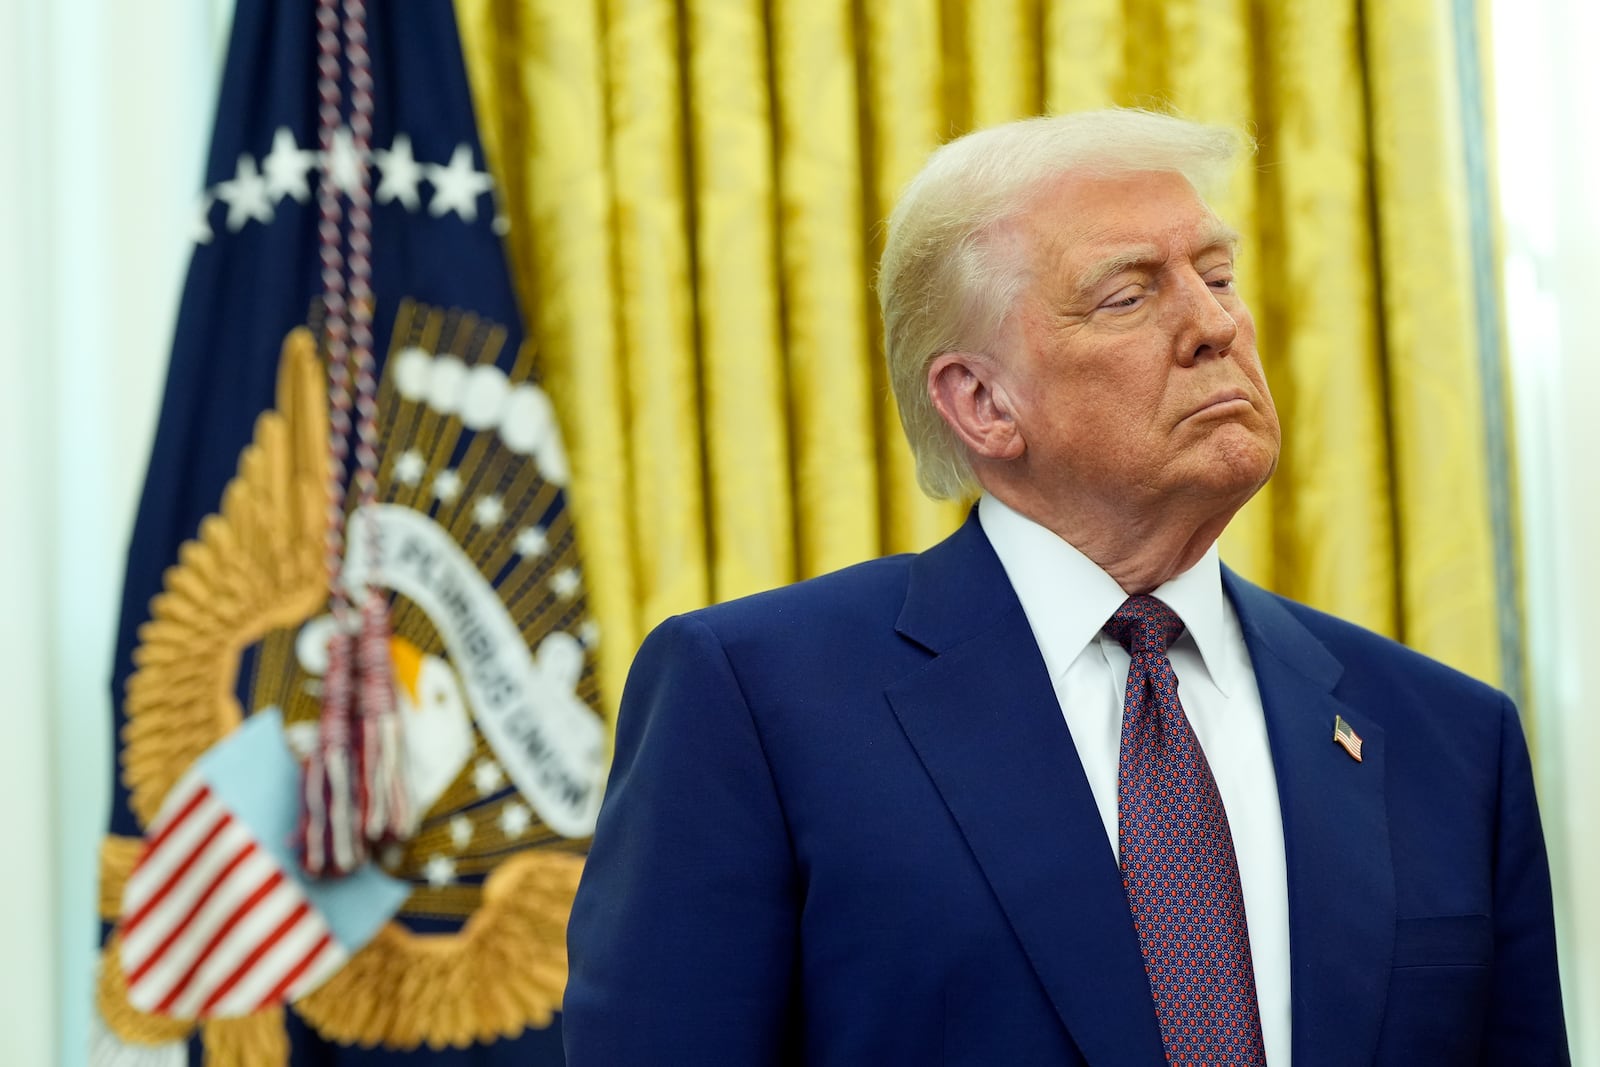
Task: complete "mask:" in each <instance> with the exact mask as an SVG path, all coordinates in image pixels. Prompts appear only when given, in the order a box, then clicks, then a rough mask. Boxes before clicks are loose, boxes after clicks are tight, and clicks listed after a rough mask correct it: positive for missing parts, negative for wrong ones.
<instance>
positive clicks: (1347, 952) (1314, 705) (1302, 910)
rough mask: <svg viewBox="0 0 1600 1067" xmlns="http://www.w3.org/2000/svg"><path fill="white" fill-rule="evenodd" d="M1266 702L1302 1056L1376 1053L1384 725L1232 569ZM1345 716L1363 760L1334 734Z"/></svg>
mask: <svg viewBox="0 0 1600 1067" xmlns="http://www.w3.org/2000/svg"><path fill="white" fill-rule="evenodd" d="M1223 584H1224V588H1225V589H1226V590H1227V592H1228V594H1229V596H1230V597H1231V598H1232V599H1233V602H1234V606H1235V608H1236V609H1237V610H1238V613H1239V620H1240V623H1241V624H1242V626H1243V629H1244V635H1245V643H1246V645H1247V646H1248V647H1249V650H1250V659H1251V662H1252V663H1253V665H1254V667H1255V673H1256V681H1257V684H1258V686H1259V687H1260V691H1261V703H1262V707H1263V709H1264V710H1265V712H1266V718H1267V735H1268V739H1269V741H1270V743H1271V746H1272V760H1273V767H1274V770H1275V772H1276V776H1277V780H1278V802H1279V806H1280V807H1281V808H1282V812H1283V837H1284V851H1285V858H1286V860H1287V867H1288V878H1289V887H1288V888H1289V952H1290V971H1291V983H1292V988H1291V996H1292V1003H1293V1012H1294V1023H1293V1030H1294V1033H1293V1038H1292V1050H1293V1058H1294V1062H1295V1065H1296V1067H1311V1065H1324V1064H1326V1065H1334V1064H1356V1063H1370V1062H1371V1061H1372V1057H1373V1055H1374V1051H1375V1049H1376V1047H1377V1041H1378V1029H1379V1026H1380V1025H1381V1023H1382V1019H1383V1009H1384V1001H1385V997H1386V995H1387V992H1388V984H1389V982H1388V975H1389V966H1390V962H1391V959H1392V956H1393V951H1394V919H1395V893H1394V868H1393V862H1392V859H1391V856H1390V852H1389V826H1388V813H1387V807H1386V801H1385V797H1384V764H1385V752H1384V734H1383V730H1382V729H1380V728H1379V726H1378V725H1377V723H1375V722H1373V721H1372V720H1371V719H1369V718H1368V717H1367V716H1366V715H1364V714H1363V713H1362V712H1361V711H1359V710H1357V709H1354V708H1351V707H1349V706H1348V705H1346V704H1344V703H1343V702H1341V701H1340V700H1339V699H1338V698H1337V697H1336V696H1335V695H1334V693H1335V686H1336V684H1337V682H1338V680H1339V677H1340V676H1341V674H1342V673H1343V671H1344V667H1343V665H1342V664H1341V663H1340V662H1339V661H1338V660H1337V659H1335V658H1334V657H1333V656H1332V655H1331V654H1330V653H1329V652H1328V650H1327V649H1326V648H1325V647H1324V646H1323V645H1322V644H1321V642H1319V641H1318V640H1317V639H1316V638H1315V637H1313V636H1312V635H1311V633H1310V632H1309V631H1308V630H1307V629H1306V628H1305V627H1304V626H1303V625H1302V624H1301V623H1300V622H1299V621H1298V620H1297V619H1296V618H1295V617H1294V616H1293V615H1292V614H1291V613H1290V612H1289V611H1288V609H1287V608H1285V607H1284V605H1283V604H1282V603H1281V602H1280V601H1278V600H1277V599H1276V598H1275V597H1273V596H1272V595H1271V594H1269V593H1267V592H1265V591H1264V590H1262V589H1260V588H1258V587H1256V586H1253V585H1251V584H1249V583H1248V582H1245V581H1243V580H1241V579H1240V578H1238V577H1237V576H1236V575H1234V574H1233V573H1232V572H1231V571H1228V570H1227V569H1226V568H1224V570H1223ZM1335 716H1342V717H1343V718H1344V720H1345V721H1346V722H1348V723H1349V724H1350V725H1351V726H1352V727H1354V729H1355V731H1356V733H1357V734H1359V735H1360V737H1361V739H1362V741H1363V745H1362V750H1361V756H1362V759H1361V762H1359V763H1358V762H1356V761H1355V760H1354V759H1352V758H1351V757H1350V755H1349V754H1348V753H1346V751H1345V750H1344V749H1343V748H1341V747H1340V746H1339V745H1337V744H1335V743H1334V740H1333V728H1334V718H1335Z"/></svg>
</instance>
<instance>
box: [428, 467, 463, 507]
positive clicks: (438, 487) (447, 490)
mask: <svg viewBox="0 0 1600 1067" xmlns="http://www.w3.org/2000/svg"><path fill="white" fill-rule="evenodd" d="M433 495H434V496H436V497H438V498H439V502H440V503H441V504H448V503H450V501H452V500H454V499H455V498H456V497H458V496H460V495H461V475H459V474H457V473H456V472H455V471H453V470H451V469H450V468H449V467H446V468H445V469H444V470H442V471H440V472H439V473H438V474H436V475H434V478H433Z"/></svg>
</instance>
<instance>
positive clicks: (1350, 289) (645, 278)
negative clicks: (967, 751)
mask: <svg viewBox="0 0 1600 1067" xmlns="http://www.w3.org/2000/svg"><path fill="white" fill-rule="evenodd" d="M1459 6H1460V5H1459V4H1458V5H1457V7H1458V8H1459ZM457 9H458V11H459V13H460V15H461V22H462V36H463V45H464V49H465V52H466V55H467V60H468V69H469V71H470V72H471V76H472V80H473V91H474V95H475V98H476V102H477V106H478V112H479V118H480V124H481V126H482V129H483V134H484V139H485V142H486V149H487V151H488V154H489V157H490V160H491V163H492V165H493V166H494V168H495V169H496V171H497V173H498V175H499V176H500V179H501V190H502V193H503V196H504V202H505V210H506V213H507V215H508V217H509V219H510V221H511V230H510V233H509V237H508V240H509V242H510V246H511V253H512V259H513V264H514V268H515V270H516V273H517V277H518V281H519V284H520V289H521V293H522V297H523V299H524V304H525V308H526V310H527V314H528V318H529V320H530V321H529V325H530V332H531V336H532V337H534V338H535V339H536V343H537V344H538V345H539V346H540V348H541V350H542V352H541V355H542V365H543V367H544V371H545V374H546V377H547V380H548V385H549V388H550V392H551V393H552V395H553V397H554V398H555V400H556V403H557V406H558V409H559V411H560V413H561V416H562V421H563V424H564V428H565V433H566V436H567V443H568V446H569V450H570V452H571V455H572V461H573V471H574V473H573V483H572V487H571V494H572V502H573V505H574V507H575V509H576V516H577V519H578V522H579V523H580V529H581V538H582V547H583V552H584V558H585V561H586V571H587V576H588V581H589V588H590V591H591V595H592V597H593V601H594V604H595V609H596V612H597V614H598V616H599V618H600V621H601V625H602V631H603V634H604V637H603V639H602V645H601V659H602V677H603V684H604V687H605V691H606V694H607V698H608V700H609V701H611V702H613V703H614V702H615V700H616V698H617V695H618V694H619V693H620V689H621V682H622V679H623V677H624V675H625V673H626V670H627V664H628V661H629V659H630V658H631V656H632V654H633V651H634V649H635V648H636V647H637V644H638V642H639V640H641V639H642V637H643V634H644V633H645V632H646V631H647V630H648V628H649V627H651V626H652V625H654V624H655V623H656V622H658V621H659V620H661V619H662V618H664V617H665V616H667V615H668V614H671V613H673V612H678V611H684V610H687V609H691V608H694V607H697V606H700V605H703V604H706V603H710V602H712V601H715V600H721V599H726V598H728V597H733V596H737V595H740V594H743V593H748V592H752V591H755V590H758V589H762V588H767V587H770V586H774V585H779V584H782V583H784V582H788V581H791V580H794V579H796V578H801V577H805V576H808V575H812V574H816V573H819V572H821V571H825V570H829V569H832V568H836V567H839V566H841V565H844V564H847V563H850V562H853V561H856V560H860V559H865V558H868V557H871V556H875V555H879V554H882V553H885V552H895V551H907V550H915V549H919V548H922V547H925V546H927V545H928V544H930V543H932V542H933V541H935V540H937V539H939V538H940V537H941V536H943V535H944V534H945V533H946V532H947V531H949V530H950V529H953V528H954V527H955V525H956V524H957V523H958V522H959V521H960V518H961V515H962V512H963V509H962V508H960V507H958V506H955V505H951V504H935V503H932V502H929V501H927V500H925V499H924V498H923V497H922V496H921V495H920V493H919V492H918V491H917V489H916V486H915V482H914V478H913V475H912V467H911V460H910V455H909V452H908V450H907V448H906V446H905V445H904V443H903V441H902V438H901V434H900V429H899V425H898V421H897V419H896V417H895V414H894V410H893V404H892V401H891V400H890V398H889V396H888V390H887V387H886V384H885V376H884V372H883V369H882V366H881V338H880V336H879V334H880V326H879V323H878V321H877V311H876V301H875V300H874V299H873V297H872V280H873V274H874V269H875V262H876V258H877V254H878V251H879V248H880V245H881V239H882V235H881V222H882V219H883V218H884V217H885V216H886V215H887V213H888V211H889V209H890V207H891V205H892V203H893V201H894V198H895V195H896V192H897V190H898V189H899V188H900V187H901V186H902V185H903V184H904V183H905V182H906V181H907V180H908V179H909V178H910V176H911V175H912V174H913V173H914V172H915V171H916V169H917V168H918V167H919V166H920V164H921V162H922V160H923V159H924V158H925V157H926V155H927V153H928V152H929V151H930V150H931V149H932V148H933V147H934V146H936V145H937V144H938V143H940V142H941V141H943V140H945V139H947V138H949V137H951V136H953V135H956V134H959V133H961V132H963V131H965V130H968V129H971V128H974V127H976V126H980V125H988V124H992V123H996V122H1001V121H1005V120H1007V119H1011V118H1016V117H1020V116H1024V115H1029V114H1035V113H1038V112H1040V111H1065V110H1073V109H1080V108H1087V107H1097V106H1103V105H1107V104H1112V103H1117V104H1135V105H1144V106H1156V107H1169V108H1175V109H1176V110H1178V111H1179V112H1181V113H1183V114H1185V115H1188V116H1190V117H1192V118H1196V119H1201V120H1205V121H1213V122H1225V123H1231V124H1235V125H1238V126H1242V127H1245V128H1247V129H1248V130H1250V131H1251V132H1252V133H1253V134H1254V136H1255V137H1256V138H1257V139H1258V140H1259V143H1260V153H1259V155H1258V157H1257V159H1256V160H1255V164H1254V166H1252V167H1249V168H1246V169H1244V170H1242V171H1241V172H1240V174H1239V175H1238V177H1237V180H1236V181H1235V183H1234V185H1233V187H1232V188H1231V190H1229V192H1228V193H1227V195H1226V196H1225V197H1224V198H1223V199H1222V201H1221V202H1220V203H1219V204H1218V205H1217V206H1218V207H1219V209H1220V211H1221V212H1222V214H1223V215H1224V217H1226V218H1228V219H1229V220H1230V221H1232V222H1233V223H1234V224H1235V225H1236V226H1238V227H1239V228H1240V229H1241V231H1242V232H1243V233H1244V235H1245V255H1244V262H1243V265H1242V266H1243V278H1244V288H1245V292H1246V296H1247V298H1248V299H1249V301H1250V302H1251V304H1252V306H1253V307H1254V308H1255V310H1256V313H1257V318H1258V321H1259V324H1260V333H1261V343H1262V350H1263V357H1264V359H1265V361H1266V364H1267V372H1268V376H1269V380H1270V382H1271V384H1272V386H1273V391H1274V394H1275V396H1276V398H1277V402H1278V407H1279V410H1280V413H1281V414H1282V416H1283V420H1284V427H1285V449H1284V454H1283V459H1282V463H1281V466H1280V468H1279V471H1278V474H1277V476H1276V478H1275V479H1274V481H1273V483H1272V484H1271V485H1270V486H1269V488H1268V490H1267V491H1266V492H1264V493H1263V494H1262V495H1261V496H1260V497H1259V498H1258V499H1257V500H1256V501H1254V502H1252V504H1251V505H1250V506H1249V507H1248V508H1247V509H1246V511H1245V512H1243V513H1242V514H1241V515H1240V516H1239V518H1238V519H1236V520H1235V523H1234V525H1233V527H1232V528H1231V529H1230V530H1229V532H1228V534H1227V535H1226V537H1225V541H1224V557H1225V558H1226V559H1227V560H1228V561H1229V562H1230V563H1231V564H1232V565H1233V566H1235V567H1236V568H1238V569H1239V570H1241V571H1242V572H1243V573H1245V574H1246V575H1248V576H1250V577H1252V578H1254V579H1256V580H1258V581H1261V582H1263V583H1264V584H1266V585H1268V586H1269V587H1271V588H1274V589H1276V590H1278V591H1280V592H1283V593H1286V594H1288V595H1290V596H1293V597H1296V598H1297V599H1300V600H1303V601H1306V602H1308V603H1311V604H1313V605H1316V606H1319V607H1322V608H1324V609H1326V610H1328V611H1331V612H1334V613H1335V614H1338V615H1341V616H1344V617H1346V618H1349V619H1352V620H1354V621H1357V622H1360V623H1363V624H1365V625H1367V626H1370V627H1372V628H1374V629H1377V630H1379V631H1382V632H1385V633H1388V634H1391V635H1394V636H1397V637H1400V638H1402V639H1404V640H1406V641H1407V642H1409V643H1410V644H1412V645H1413V646H1415V647H1417V648H1419V649H1421V650H1422V651H1424V652H1427V653H1430V654H1432V655H1435V656H1438V657H1440V658H1442V659H1444V660H1445V661H1447V662H1450V663H1452V664H1455V665H1457V666H1459V667H1461V668H1463V669H1465V670H1468V671H1470V672H1472V673H1474V674H1477V675H1479V676H1481V677H1483V678H1486V679H1488V680H1490V681H1499V680H1500V679H1501V677H1502V670H1503V667H1504V666H1505V665H1503V663H1502V656H1503V652H1502V647H1501V639H1500V630H1499V629H1498V628H1497V614H1498V613H1499V612H1500V611H1501V609H1502V608H1503V607H1505V601H1506V599H1507V598H1508V597H1511V598H1513V599H1514V597H1515V585H1514V583H1511V584H1509V585H1508V583H1507V581H1506V580H1505V576H1506V574H1507V573H1508V572H1507V570H1506V568H1507V566H1508V565H1509V562H1510V561H1509V560H1508V558H1507V557H1508V556H1509V552H1508V550H1507V547H1506V543H1505V538H1504V537H1501V538H1499V540H1498V541H1497V539H1496V528H1495V525H1494V522H1495V508H1496V507H1499V506H1501V505H1503V504H1504V501H1503V500H1497V499H1496V498H1495V497H1496V493H1495V490H1494V486H1495V480H1494V478H1493V477H1492V475H1494V474H1495V473H1496V472H1495V471H1494V470H1491V467H1493V466H1494V464H1493V462H1492V460H1491V457H1492V456H1493V455H1495V454H1496V453H1494V452H1493V451H1492V449H1493V448H1495V447H1499V442H1498V441H1497V440H1494V439H1491V436H1490V434H1489V431H1486V429H1485V424H1484V420H1483V418H1482V415H1481V412H1482V408H1483V397H1484V392H1485V387H1486V386H1487V387H1488V388H1489V389H1491V390H1494V389H1498V388H1499V387H1500V386H1501V382H1500V381H1498V380H1497V379H1498V374H1499V370H1498V364H1496V363H1494V362H1493V360H1490V361H1488V365H1489V366H1490V367H1491V368H1492V370H1491V372H1490V375H1489V380H1486V379H1485V377H1484V375H1483V374H1482V373H1481V372H1480V362H1483V361H1482V360H1480V350H1479V345H1480V340H1481V334H1482V330H1481V328H1480V324H1479V313H1480V311H1481V307H1480V306H1479V304H1480V303H1481V296H1475V290H1474V267H1475V262H1474V258H1473V242H1472V234H1471V222H1472V220H1471V218H1470V217H1469V214H1470V211H1469V208H1470V205H1469V202H1468V193H1467V189H1468V186H1469V182H1470V178H1471V176H1470V175H1469V174H1468V173H1466V164H1465V163H1464V153H1463V137H1464V132H1463V121H1464V119H1463V108H1462V94H1461V93H1460V91H1459V88H1460V85H1461V84H1462V83H1461V81H1460V78H1459V74H1460V71H1459V70H1458V65H1459V64H1460V63H1461V62H1462V59H1461V56H1462V53H1461V50H1460V48H1459V47H1458V34H1459V25H1457V20H1458V18H1459V13H1458V12H1457V11H1454V10H1453V9H1452V8H1451V7H1450V6H1449V5H1448V4H1446V3H1444V2H1443V0H1385V2H1384V3H1381V4H1371V3H1366V4H1364V3H1361V2H1359V0H1059V2H1049V0H984V2H979V0H972V2H961V0H458V2H457ZM1474 58H1475V57H1474ZM1480 292H1481V288H1480ZM1493 340H1494V342H1495V343H1496V345H1497V344H1498V338H1494V339H1493ZM1495 351H1498V347H1496V348H1495ZM1501 454H1502V455H1503V453H1501ZM1502 480H1503V479H1502ZM1503 526H1504V524H1503V522H1502V528H1503ZM1497 567H1498V568H1500V569H1499V570H1498V571H1497ZM1508 590H1509V591H1508Z"/></svg>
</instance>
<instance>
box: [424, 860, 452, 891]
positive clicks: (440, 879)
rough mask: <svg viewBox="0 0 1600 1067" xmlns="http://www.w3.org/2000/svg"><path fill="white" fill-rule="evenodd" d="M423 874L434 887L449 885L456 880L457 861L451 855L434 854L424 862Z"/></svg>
mask: <svg viewBox="0 0 1600 1067" xmlns="http://www.w3.org/2000/svg"><path fill="white" fill-rule="evenodd" d="M422 876H423V877H424V878H426V879H427V880H428V884H429V885H431V886H433V887H434V888H439V887H441V886H447V885H449V884H450V883H451V882H453V881H455V880H456V861H455V860H453V859H451V858H450V857H449V856H434V857H432V858H431V859H429V860H428V862H427V863H425V864H423V867H422Z"/></svg>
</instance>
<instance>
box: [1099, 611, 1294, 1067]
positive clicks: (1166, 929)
mask: <svg viewBox="0 0 1600 1067" xmlns="http://www.w3.org/2000/svg"><path fill="white" fill-rule="evenodd" d="M1105 631H1106V633H1107V634H1109V635H1110V636H1111V637H1113V638H1115V639H1116V640H1117V641H1118V642H1120V643H1121V644H1122V647H1123V648H1125V649H1127V650H1128V654H1129V655H1130V656H1132V657H1133V663H1132V665H1131V666H1130V667H1129V669H1128V689H1127V695H1126V698H1125V700H1124V703H1123V710H1122V751H1121V755H1120V758H1119V760H1118V767H1117V827H1118V830H1117V834H1118V844H1119V847H1120V849H1121V852H1122V883H1123V885H1124V886H1125V887H1126V888H1127V891H1128V905H1129V907H1130V908H1132V910H1133V924H1134V927H1135V928H1136V929H1137V930H1138V933H1139V944H1140V947H1141V948H1142V949H1143V950H1144V966H1145V971H1146V973H1147V974H1149V976H1150V991H1151V993H1152V995H1153V996H1154V997H1155V1005H1156V1019H1157V1021H1158V1022H1159V1023H1160V1025H1161V1040H1162V1043H1163V1044H1164V1045H1165V1046H1166V1050H1167V1060H1168V1061H1169V1062H1170V1063H1172V1064H1174V1065H1179V1064H1184V1065H1187V1064H1217V1063H1223V1064H1252V1065H1262V1064H1265V1063H1266V1053H1265V1052H1264V1050H1263V1048H1262V1044H1261V1012H1260V1008H1259V1007H1258V1005H1257V1003H1256V981H1255V971H1254V970H1253V968H1252V966H1251V962H1250V931H1249V928H1248V927H1247V926H1246V924H1245V914H1244V894H1243V893H1242V891H1241V890H1240V887H1239V864H1238V861H1237V860H1236V859H1235V858H1234V853H1233V835H1232V833H1231V832H1230V831H1229V829H1228V815H1227V812H1225V811H1224V810H1223V808H1222V797H1221V795H1220V794H1218V792H1217V783H1216V779H1214V778H1213V777H1212V776H1211V767H1210V765H1209V764H1207V763H1206V756H1205V753H1204V752H1202V751H1201V749H1200V743H1199V742H1198V741H1197V740H1196V739H1195V736H1194V730H1193V729H1192V728H1191V727H1190V726H1189V719H1188V717H1187V716H1186V715H1184V713H1183V705H1182V704H1180V703H1179V702H1178V677H1177V675H1176V674H1174V673H1173V671H1172V661H1171V660H1170V659H1168V658H1167V649H1168V648H1169V647H1170V646H1171V645H1172V642H1173V641H1175V640H1177V638H1178V635H1179V634H1181V633H1183V620H1181V619H1179V618H1178V616H1177V614H1176V613H1175V612H1174V611H1173V610H1172V609H1171V608H1169V607H1167V605H1165V604H1163V603H1162V602H1161V601H1159V600H1157V599H1156V598H1155V597H1152V596H1134V597H1129V598H1128V600H1127V601H1126V602H1125V603H1124V604H1123V605H1122V607H1120V608H1118V609H1117V612H1116V614H1114V615H1112V616H1111V619H1110V621H1109V622H1107V623H1106V626H1105Z"/></svg>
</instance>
